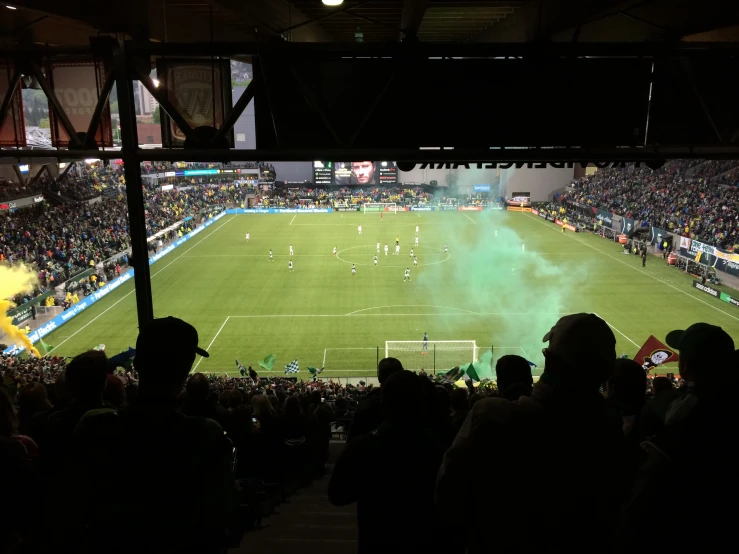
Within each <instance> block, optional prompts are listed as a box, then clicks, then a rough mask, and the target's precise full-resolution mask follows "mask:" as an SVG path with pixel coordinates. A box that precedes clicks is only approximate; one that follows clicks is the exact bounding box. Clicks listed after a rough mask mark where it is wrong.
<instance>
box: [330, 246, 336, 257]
mask: <svg viewBox="0 0 739 554" xmlns="http://www.w3.org/2000/svg"><path fill="white" fill-rule="evenodd" d="M331 255H332V256H336V247H335V246H334V251H333V252H331Z"/></svg>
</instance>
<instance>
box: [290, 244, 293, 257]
mask: <svg viewBox="0 0 739 554" xmlns="http://www.w3.org/2000/svg"><path fill="white" fill-rule="evenodd" d="M290 255H291V256H292V255H293V245H292V244H291V245H290Z"/></svg>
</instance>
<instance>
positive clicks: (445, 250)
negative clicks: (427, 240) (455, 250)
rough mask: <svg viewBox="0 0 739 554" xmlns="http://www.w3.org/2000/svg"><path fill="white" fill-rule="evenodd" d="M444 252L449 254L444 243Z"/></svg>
mask: <svg viewBox="0 0 739 554" xmlns="http://www.w3.org/2000/svg"><path fill="white" fill-rule="evenodd" d="M444 254H449V249H448V248H447V247H446V244H445V245H444Z"/></svg>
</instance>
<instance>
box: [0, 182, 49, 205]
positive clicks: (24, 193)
mask: <svg viewBox="0 0 739 554" xmlns="http://www.w3.org/2000/svg"><path fill="white" fill-rule="evenodd" d="M38 194H41V186H40V184H33V185H26V184H18V183H13V182H11V181H5V180H3V179H0V202H10V201H12V200H16V199H17V198H26V197H28V196H36V195H38Z"/></svg>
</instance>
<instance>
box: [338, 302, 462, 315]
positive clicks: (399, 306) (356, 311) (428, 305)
mask: <svg viewBox="0 0 739 554" xmlns="http://www.w3.org/2000/svg"><path fill="white" fill-rule="evenodd" d="M385 308H439V309H442V310H455V311H458V312H465V313H468V314H473V315H476V314H477V312H473V311H470V310H465V309H463V308H449V307H447V306H436V305H433V304H395V305H393V306H373V307H372V308H362V309H361V310H355V311H353V312H349V313H348V314H346V315H355V314H358V313H360V312H368V311H370V310H383V309H385Z"/></svg>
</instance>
